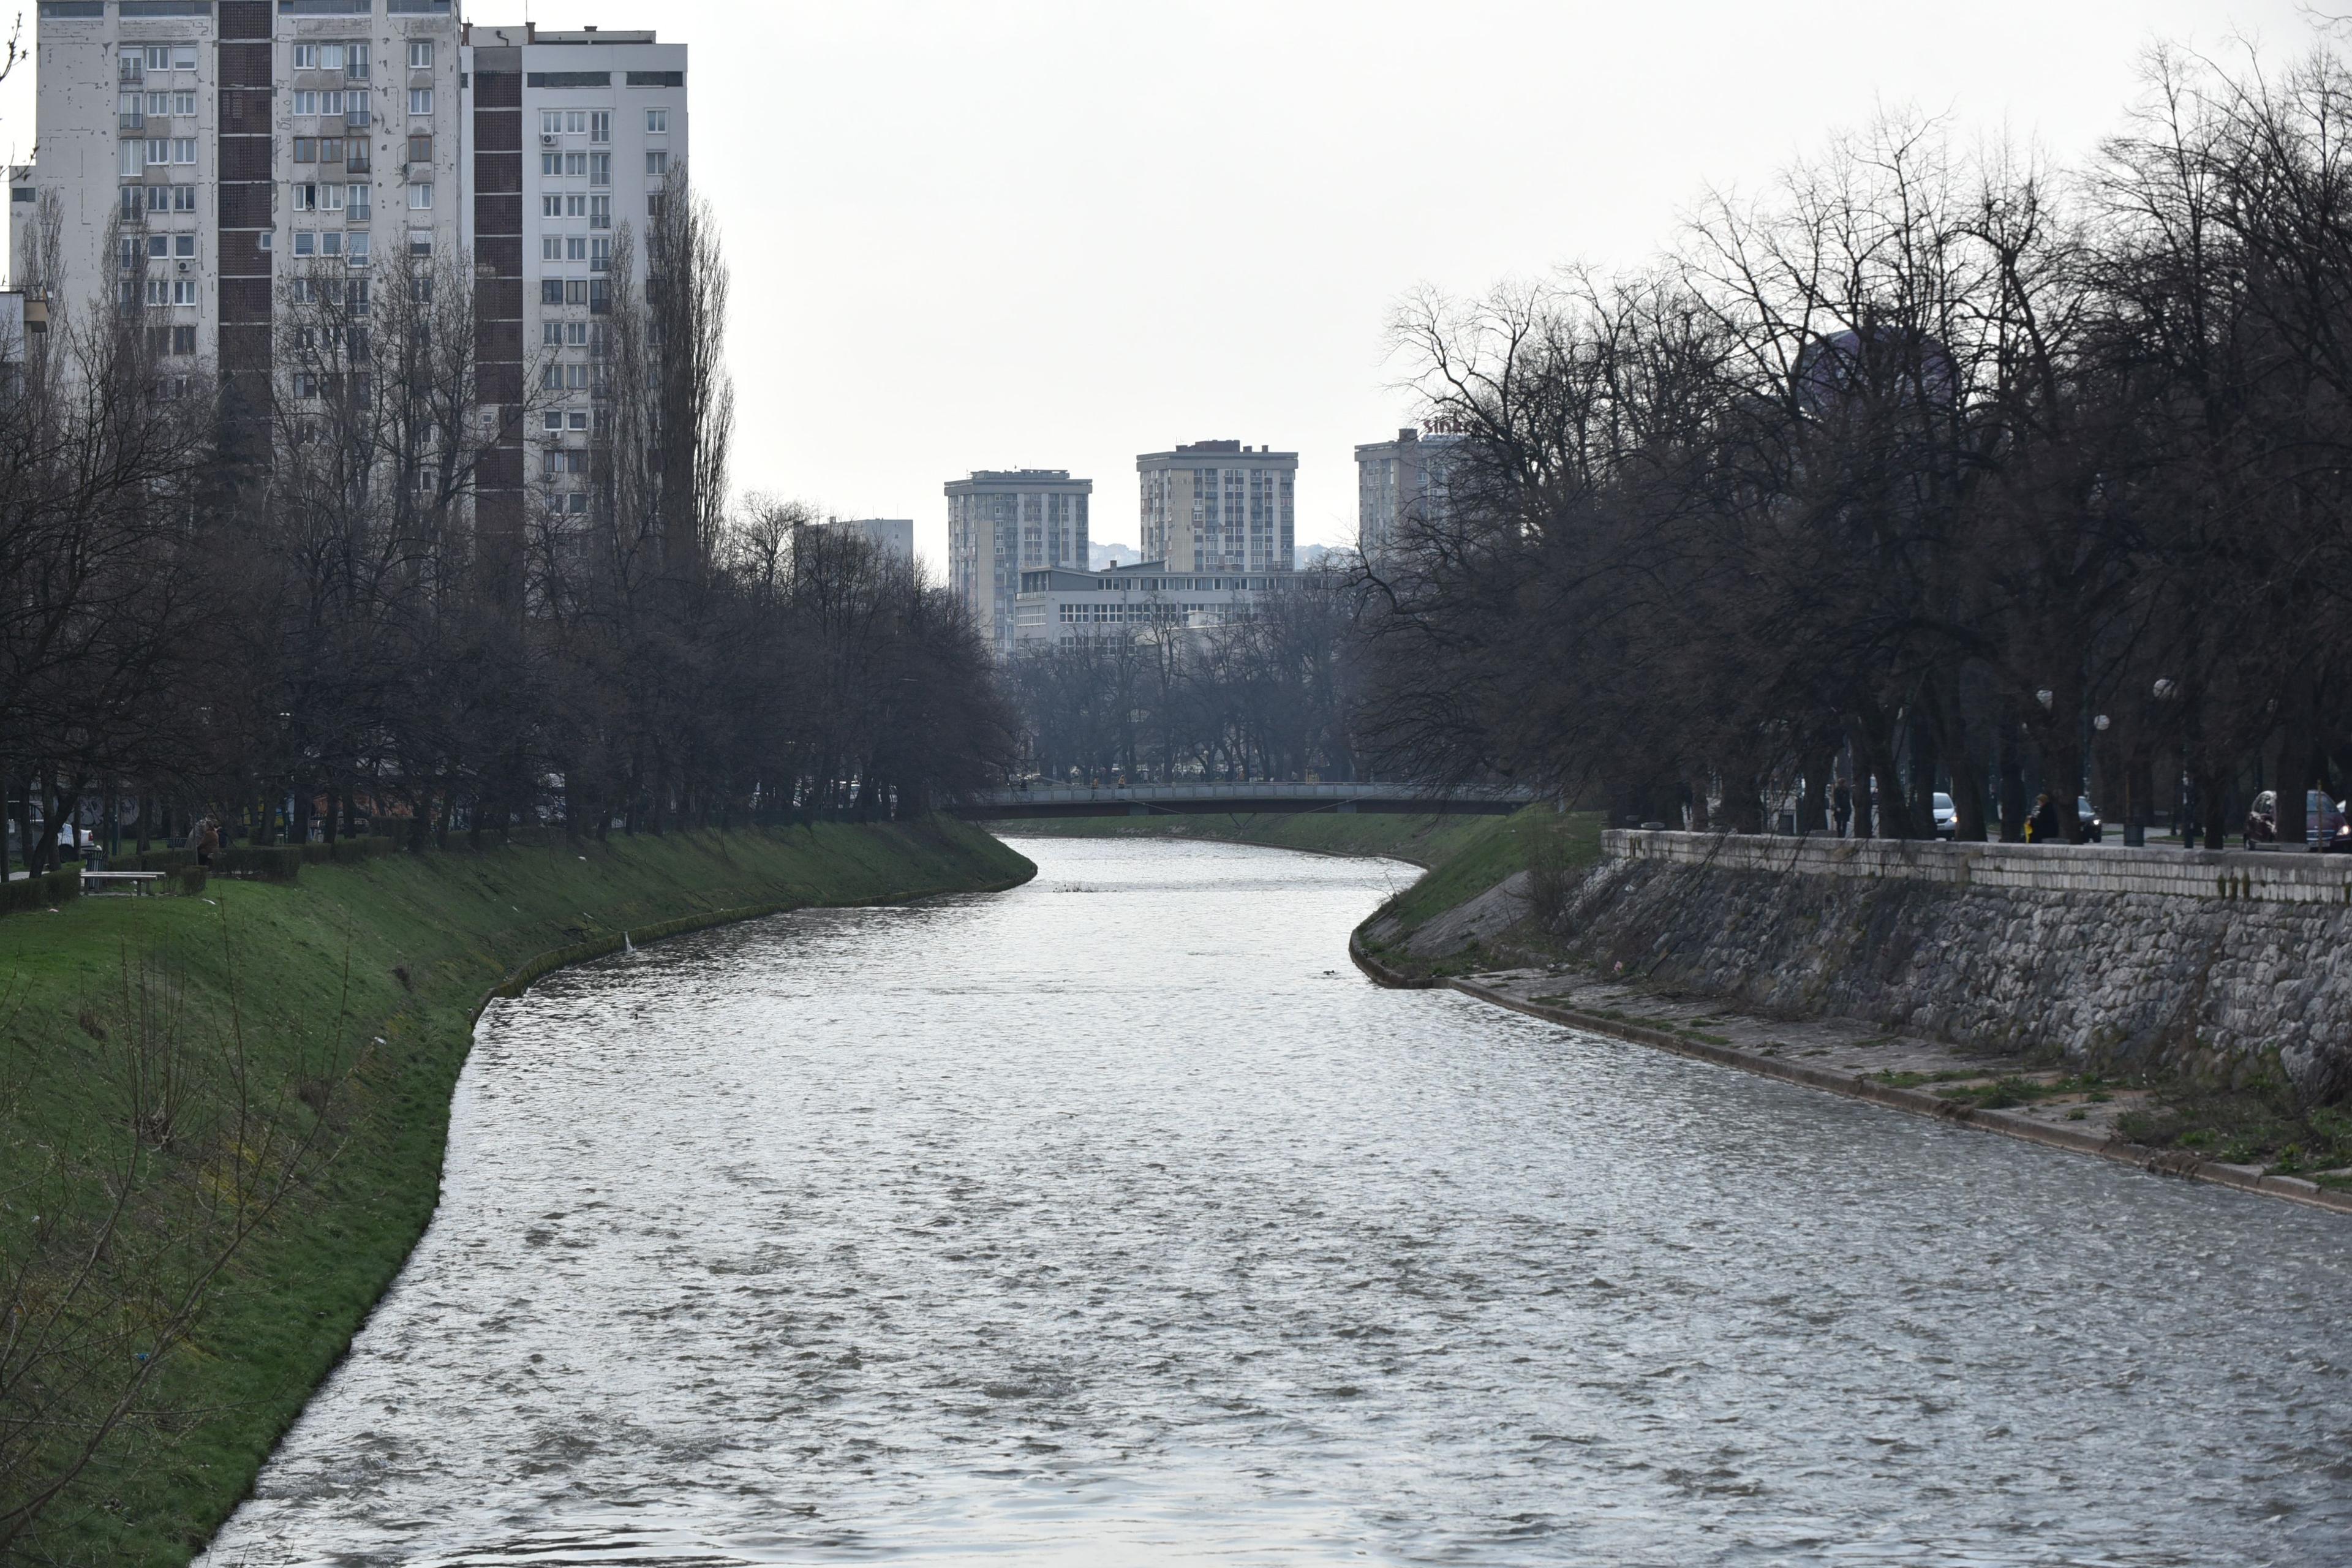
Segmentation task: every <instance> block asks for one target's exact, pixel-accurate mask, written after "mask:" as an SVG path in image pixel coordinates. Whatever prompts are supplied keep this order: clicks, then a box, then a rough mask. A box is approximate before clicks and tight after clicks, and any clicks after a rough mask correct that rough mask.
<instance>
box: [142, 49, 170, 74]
mask: <svg viewBox="0 0 2352 1568" xmlns="http://www.w3.org/2000/svg"><path fill="white" fill-rule="evenodd" d="M144 53H145V58H146V63H147V68H148V69H149V70H151V71H167V70H170V69H171V68H172V46H171V45H169V44H150V45H148V46H147V47H146V50H145V51H144Z"/></svg>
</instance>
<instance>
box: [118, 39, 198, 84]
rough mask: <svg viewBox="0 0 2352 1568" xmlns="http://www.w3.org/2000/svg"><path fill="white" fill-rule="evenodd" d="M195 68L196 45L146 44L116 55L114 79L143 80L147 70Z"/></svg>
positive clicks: (185, 69)
mask: <svg viewBox="0 0 2352 1568" xmlns="http://www.w3.org/2000/svg"><path fill="white" fill-rule="evenodd" d="M195 68H196V46H195V45H194V44H147V45H143V46H141V47H135V48H128V49H125V50H123V51H122V53H121V55H120V56H118V57H117V58H116V61H115V79H116V80H118V81H125V82H134V81H145V80H146V79H147V73H148V72H149V71H173V70H180V71H192V70H194V69H195Z"/></svg>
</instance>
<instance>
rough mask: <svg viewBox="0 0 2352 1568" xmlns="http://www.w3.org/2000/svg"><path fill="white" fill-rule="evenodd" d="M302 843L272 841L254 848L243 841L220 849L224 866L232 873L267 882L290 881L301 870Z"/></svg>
mask: <svg viewBox="0 0 2352 1568" xmlns="http://www.w3.org/2000/svg"><path fill="white" fill-rule="evenodd" d="M308 847H310V846H308V845H303V844H271V845H267V846H265V847H261V848H258V849H257V848H255V847H253V846H252V845H250V844H240V845H237V846H236V847H233V848H229V849H224V850H222V851H221V853H220V857H219V865H220V868H221V870H223V871H224V872H226V873H229V874H231V875H233V876H240V877H254V878H258V879H260V880H262V881H265V882H290V881H292V880H294V879H296V878H297V877H299V876H300V875H301V874H302V858H303V857H302V851H303V850H304V849H306V848H308Z"/></svg>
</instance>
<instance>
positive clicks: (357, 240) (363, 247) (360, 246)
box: [344, 230, 373, 267]
mask: <svg viewBox="0 0 2352 1568" xmlns="http://www.w3.org/2000/svg"><path fill="white" fill-rule="evenodd" d="M350 238H351V253H350V255H349V256H347V257H346V258H344V259H346V260H348V261H349V262H350V263H351V264H352V266H354V267H365V266H366V265H367V264H368V262H369V261H370V260H371V259H373V258H372V257H371V255H370V251H371V250H372V249H373V247H372V246H371V245H370V244H369V236H368V234H367V232H366V231H365V230H362V231H361V232H359V233H357V234H354V235H352V236H351V237H350Z"/></svg>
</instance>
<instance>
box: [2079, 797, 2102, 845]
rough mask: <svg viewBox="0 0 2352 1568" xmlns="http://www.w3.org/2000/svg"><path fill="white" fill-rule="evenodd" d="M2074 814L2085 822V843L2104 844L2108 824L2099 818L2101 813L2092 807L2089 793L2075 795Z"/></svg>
mask: <svg viewBox="0 0 2352 1568" xmlns="http://www.w3.org/2000/svg"><path fill="white" fill-rule="evenodd" d="M2074 815H2075V816H2076V817H2078V818H2079V819H2081V821H2082V824H2083V842H2084V843H2085V844H2104V843H2105V842H2106V838H2107V825H2106V824H2105V823H2104V822H2102V821H2100V820H2099V814H2098V813H2097V812H2095V811H2093V810H2092V809H2091V797H2090V796H2089V795H2076V796H2075V797H2074Z"/></svg>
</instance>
